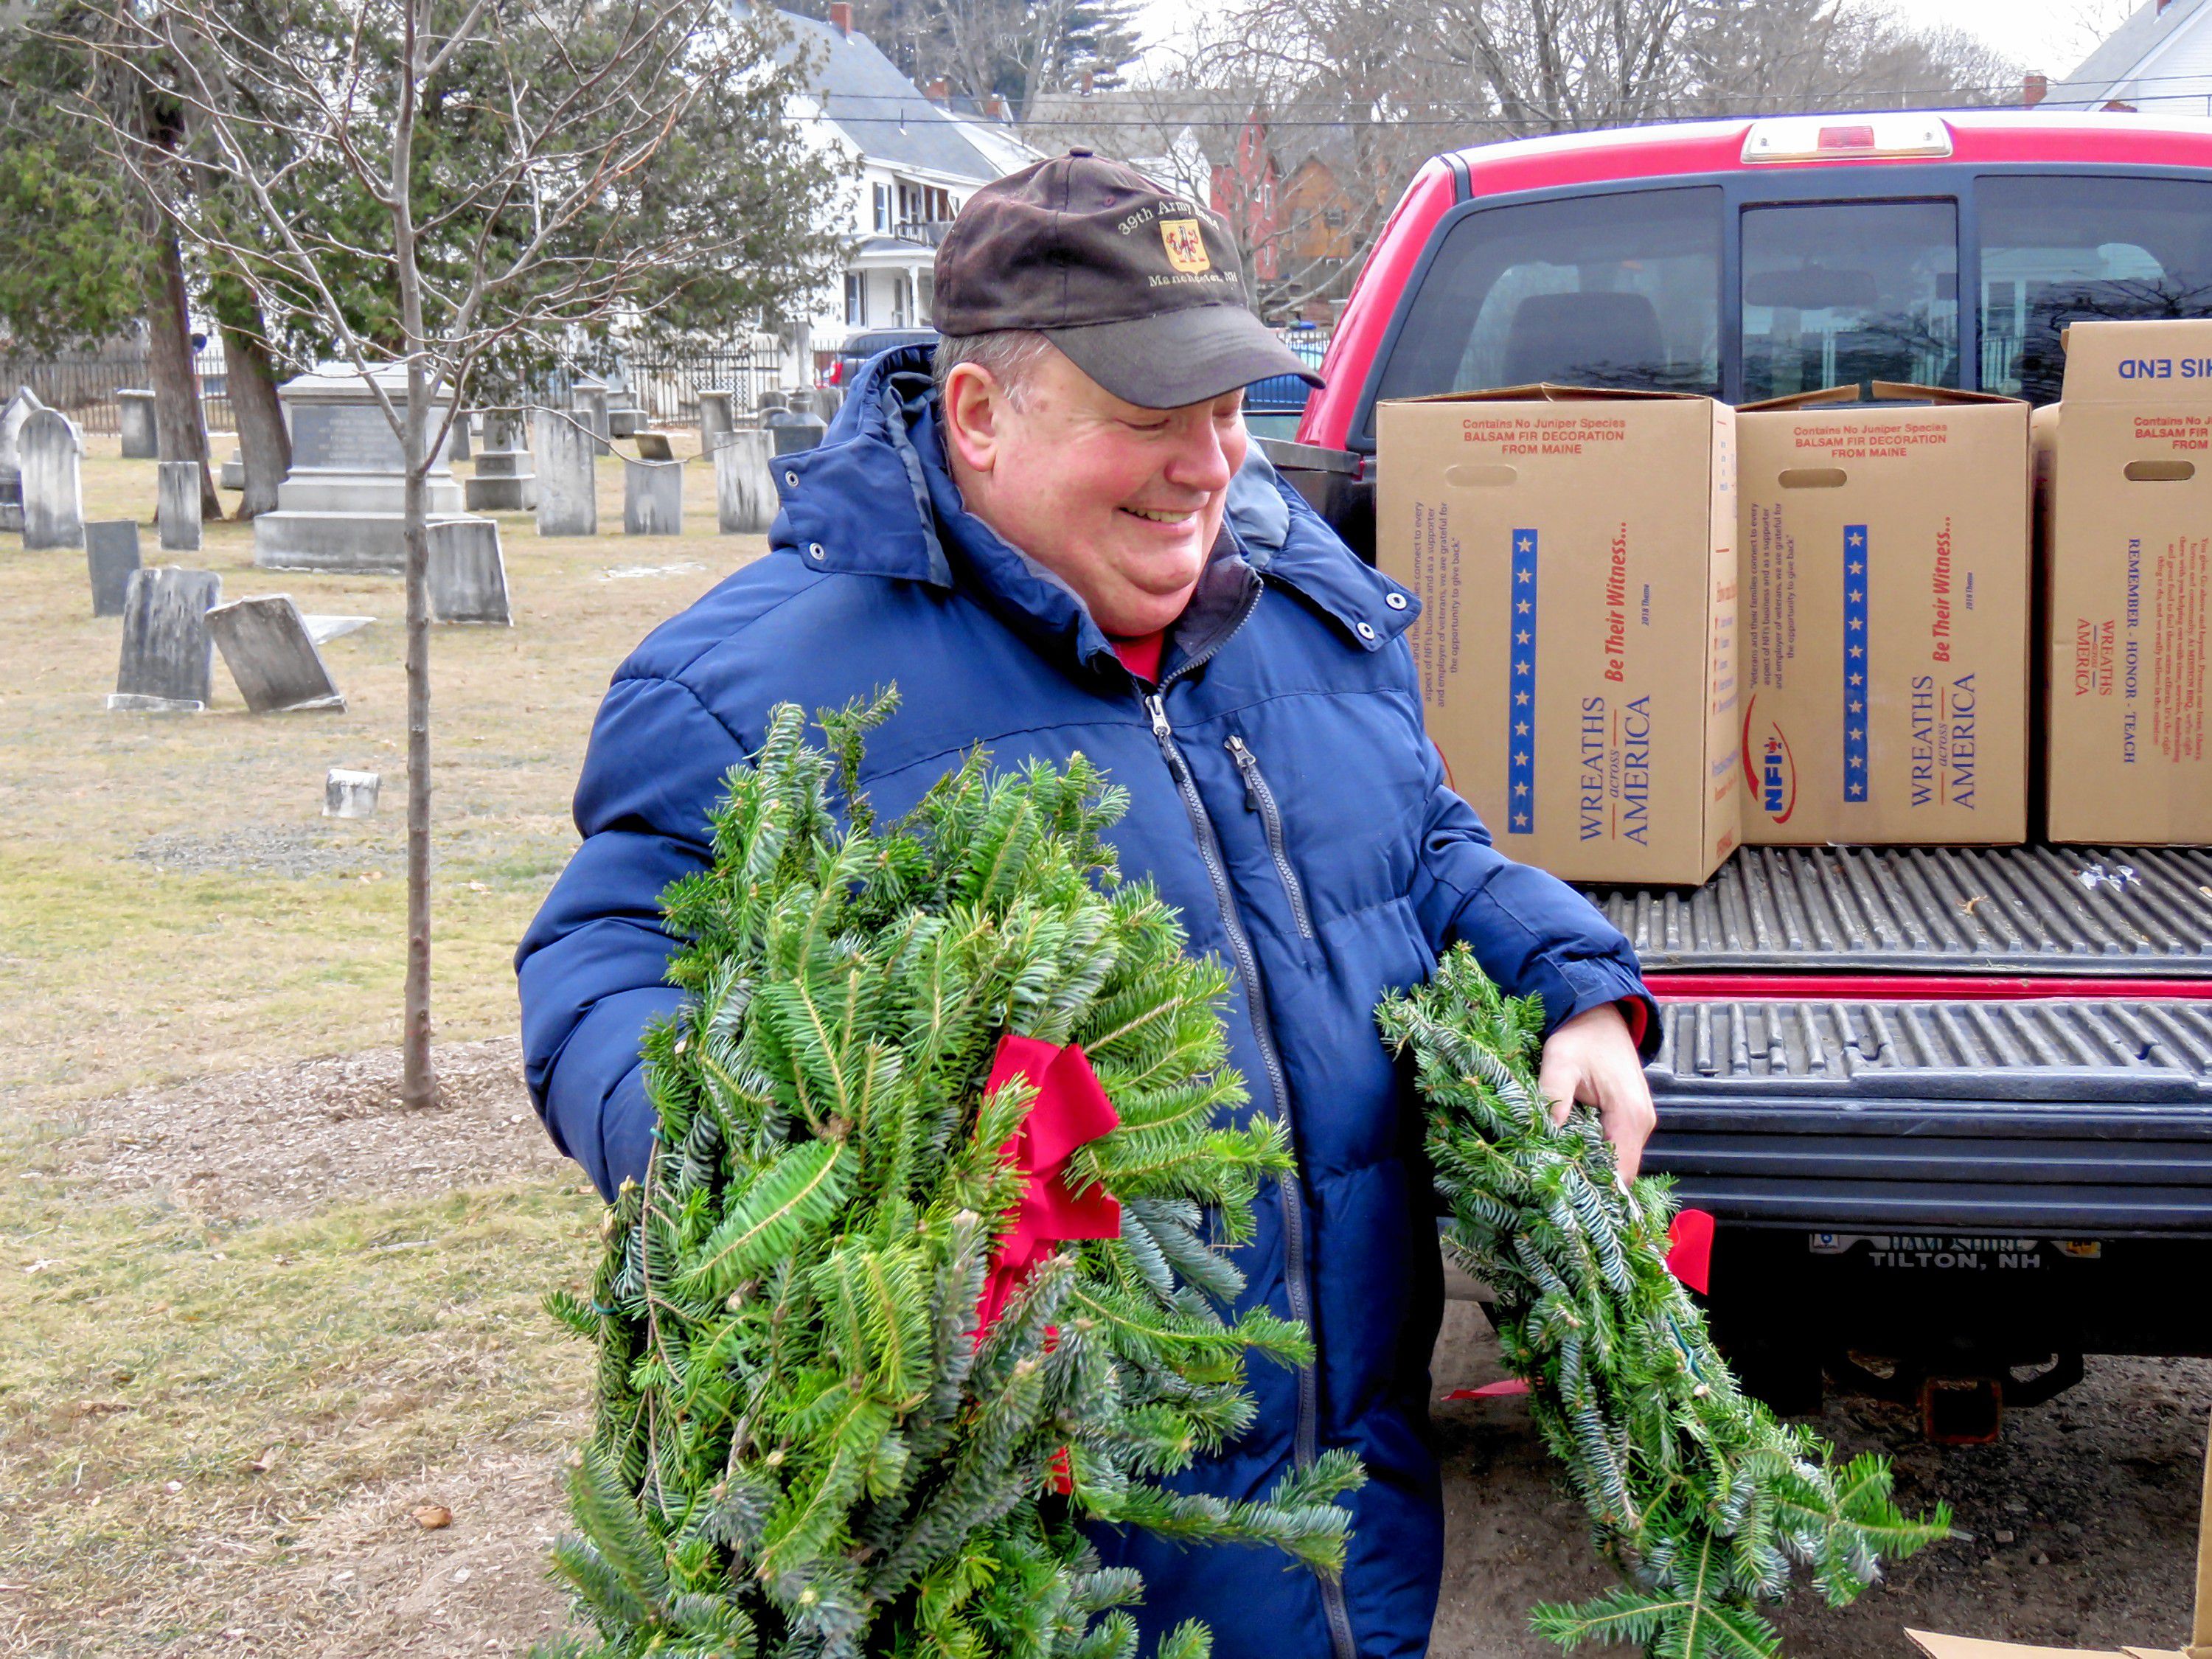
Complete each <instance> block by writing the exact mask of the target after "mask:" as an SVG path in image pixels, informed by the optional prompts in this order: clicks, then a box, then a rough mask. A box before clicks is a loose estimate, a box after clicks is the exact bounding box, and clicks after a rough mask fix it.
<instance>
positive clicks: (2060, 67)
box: [1143, 0, 2129, 80]
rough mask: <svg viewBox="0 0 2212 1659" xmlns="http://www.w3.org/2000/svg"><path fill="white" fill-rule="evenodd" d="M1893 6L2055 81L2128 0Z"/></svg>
mask: <svg viewBox="0 0 2212 1659" xmlns="http://www.w3.org/2000/svg"><path fill="white" fill-rule="evenodd" d="M1206 9H1210V8H1208V7H1206V5H1204V4H1203V3H1202V0H1145V5H1144V13H1143V15H1144V20H1145V26H1146V27H1145V33H1146V37H1147V38H1148V39H1150V40H1155V41H1158V42H1159V43H1161V44H1160V45H1159V46H1157V47H1155V52H1159V53H1162V54H1163V55H1165V54H1170V53H1171V52H1172V51H1173V46H1172V45H1171V43H1172V42H1173V40H1175V38H1176V36H1177V35H1178V34H1180V33H1182V32H1183V31H1184V29H1185V27H1187V24H1188V20H1189V19H1190V18H1191V17H1193V16H1194V15H1198V14H1200V12H1202V11H1205V10H1206ZM1893 9H1897V10H1899V11H1901V12H1908V14H1909V15H1910V16H1911V19H1912V21H1915V22H1916V23H1918V24H1921V25H1923V26H1936V25H1942V24H1949V25H1951V26H1952V27H1955V28H1961V29H1964V30H1966V31H1967V32H1968V33H1972V34H1978V35H1980V36H1981V37H1982V38H1983V39H1984V40H1987V41H1989V42H1990V45H1992V46H1996V48H1997V49H1998V50H2000V51H2001V52H2003V53H2004V54H2005V55H2006V56H2007V57H2008V58H2012V59H2014V60H2015V62H2016V63H2018V64H2020V65H2021V68H2022V69H2027V70H2041V71H2042V72H2043V73H2044V74H2045V75H2048V76H2051V78H2052V79H2053V80H2056V79H2057V78H2058V77H2059V76H2062V75H2063V74H2065V73H2066V72H2067V71H2068V70H2070V69H2072V68H2073V67H2074V66H2075V64H2078V63H2080V62H2081V59H2082V58H2085V57H2087V55H2088V53H2089V50H2090V48H2091V47H2093V46H2095V45H2096V43H2097V41H2098V40H2099V38H2100V35H2101V34H2102V33H2104V32H2106V30H2109V28H2110V27H2112V25H2113V24H2114V23H2117V22H2118V21H2119V19H2120V18H2122V17H2124V16H2125V15H2127V13H2128V9H2129V8H2128V4H2127V0H1911V3H1910V5H1909V8H1908V7H1907V6H1905V5H1904V4H1901V3H1900V4H1897V5H1894V6H1893ZM2100 23H2101V25H2102V27H2099V26H2100Z"/></svg>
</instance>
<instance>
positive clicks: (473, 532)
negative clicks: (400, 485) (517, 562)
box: [429, 519, 514, 628]
mask: <svg viewBox="0 0 2212 1659" xmlns="http://www.w3.org/2000/svg"><path fill="white" fill-rule="evenodd" d="M429 576H430V620H431V621H432V622H441V623H489V624H490V625H491V626H492V627H494V628H511V627H513V625H514V617H513V612H512V611H509V610H508V608H507V561H506V559H505V558H504V557H502V556H501V553H500V550H499V525H498V523H497V521H496V520H491V519H450V520H447V521H446V522H445V523H443V524H434V525H432V526H430V570H429Z"/></svg>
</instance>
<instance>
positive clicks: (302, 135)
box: [87, 0, 830, 1107]
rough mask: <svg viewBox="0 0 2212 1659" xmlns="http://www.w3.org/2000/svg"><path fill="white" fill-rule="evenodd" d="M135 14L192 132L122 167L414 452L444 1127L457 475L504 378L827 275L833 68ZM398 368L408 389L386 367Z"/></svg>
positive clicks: (425, 870) (449, 27)
mask: <svg viewBox="0 0 2212 1659" xmlns="http://www.w3.org/2000/svg"><path fill="white" fill-rule="evenodd" d="M108 3H109V5H110V9H109V11H108V15H107V20H106V21H107V23H108V27H107V29H106V31H105V33H104V34H103V36H102V39H101V43H100V50H101V52H102V53H103V55H104V56H105V57H106V60H107V61H108V63H109V64H112V66H113V67H115V68H117V69H118V70H122V71H124V72H125V73H127V74H129V75H131V76H136V77H137V79H138V80H139V81H140V82H143V84H145V85H146V86H147V87H149V88H154V89H156V90H158V92H159V93H160V94H161V96H163V97H164V98H166V99H168V100H173V102H174V104H175V105H176V106H177V107H178V108H179V110H180V111H181V112H182V115H183V120H184V124H185V128H186V130H187V132H188V134H189V142H188V143H186V144H185V146H184V147H183V149H182V151H181V154H182V155H183V156H184V158H185V164H184V165H182V166H179V151H177V150H174V149H162V150H160V151H156V150H155V149H152V148H151V147H149V145H148V144H147V143H144V142H143V140H142V139H141V138H140V137H139V136H138V135H137V134H136V133H135V132H133V131H131V130H130V129H129V128H128V127H127V126H126V125H123V124H120V123H115V122H112V121H111V122H106V123H105V126H106V136H107V139H108V141H109V143H111V144H112V147H113V149H114V152H115V154H116V155H118V157H119V159H120V160H121V161H122V162H123V164H124V165H125V167H128V168H129V169H130V170H131V172H132V173H133V174H134V175H135V176H136V177H137V179H139V181H140V183H141V184H142V185H143V188H144V189H145V190H146V191H148V193H149V197H151V198H152V199H154V200H155V201H157V202H159V203H160V204H161V208H162V210H163V212H164V213H165V214H166V216H167V218H168V219H169V221H170V222H172V223H173V224H174V225H175V226H176V227H177V228H178V229H179V232H180V233H181V234H183V235H184V236H185V238H186V239H187V240H190V241H191V242H192V243H194V244H195V245H197V246H199V247H200V248H201V249H203V250H204V252H205V253H206V255H207V257H208V258H210V262H211V263H212V264H215V265H216V266H218V267H220V268H221V269H222V270H224V271H226V272H228V273H233V274H234V275H235V276H237V278H238V279H239V280H240V281H241V282H242V283H245V284H246V287H247V288H248V289H250V290H251V292H252V295H253V298H254V300H255V301H256V302H257V303H258V307H259V308H260V312H261V314H262V315H263V317H264V318H265V319H267V323H268V326H269V328H270V331H271V333H272V334H277V333H282V334H284V335H297V334H302V333H304V334H307V335H309V336H312V337H318V338H321V339H324V340H327V341H329V342H330V343H331V344H332V346H333V347H334V349H335V351H336V354H337V356H339V357H340V358H341V359H343V361H344V362H347V363H349V365H351V367H352V368H353V369H354V370H355V371H356V373H357V374H359V375H360V376H361V378H362V382H363V383H364V384H365V385H366V386H368V388H369V390H370V392H371V393H372V395H373V396H374V399H375V402H376V404H377V406H378V408H379V409H380V410H381V411H382V413H383V416H384V418H385V420H386V422H388V423H389V424H390V427H391V429H392V434H393V435H394V436H395V438H396V439H397V440H398V446H399V449H400V453H401V455H402V458H403V461H404V467H405V474H406V487H405V507H404V544H405V574H406V600H407V647H406V668H407V781H408V799H407V873H408V899H407V974H406V993H405V1006H404V1041H403V1053H404V1081H403V1085H402V1086H403V1093H404V1103H406V1104H407V1105H409V1106H412V1107H424V1106H428V1105H429V1104H431V1103H433V1102H434V1101H435V1095H436V1079H435V1074H434V1073H433V1070H432V1066H431V1059H430V1031H431V1024H430V884H429V853H430V805H431V769H430V758H431V757H430V661H429V647H430V633H429V605H428V584H427V579H426V575H427V570H428V556H429V542H428V481H429V476H430V472H431V470H432V468H433V466H434V465H435V462H436V459H437V457H438V455H439V453H440V452H441V449H442V447H444V444H445V441H446V439H447V434H448V432H449V430H450V428H451V426H452V423H453V418H454V415H455V413H456V411H458V410H460V409H462V408H464V407H465V406H466V404H467V402H468V400H469V398H470V395H471V390H472V388H474V387H475V386H476V385H477V382H478V380H480V379H481V378H483V377H484V376H486V375H487V374H493V375H503V376H505V377H507V380H509V381H510V382H511V381H512V380H513V377H514V376H515V375H516V374H518V373H519V372H520V368H527V367H528V366H530V365H532V364H542V363H543V362H544V361H545V360H546V359H547V358H548V357H549V356H551V355H552V354H554V353H556V352H557V351H558V349H560V347H561V345H562V343H563V342H565V341H570V340H575V339H579V338H581V337H590V336H594V335H604V334H605V332H606V331H608V330H609V329H610V328H612V327H616V326H618V325H621V326H639V325H644V324H647V323H649V322H650V320H651V319H652V318H653V315H654V314H655V313H658V312H661V311H665V310H668V309H671V308H679V307H682V306H684V304H685V303H686V302H687V301H688V300H689V299H690V298H691V297H694V296H695V295H696V291H697V290H699V289H702V288H705V289H714V287H715V285H717V284H720V289H721V291H722V292H724V293H725V294H726V295H727V296H728V297H729V299H730V300H731V301H732V306H733V307H734V308H735V309H736V310H740V311H757V309H758V308H759V307H763V306H769V305H774V304H775V303H778V302H779V301H781V300H783V299H785V298H787V297H789V296H790V295H793V294H795V293H798V292H800V291H803V290H805V289H808V288H811V286H812V285H813V284H814V283H816V282H817V281H819V280H820V279H821V276H822V270H823V265H822V261H823V258H825V257H826V256H827V254H828V253H829V246H830V245H829V240H828V239H827V238H826V237H824V236H823V235H821V234H818V233H817V232H816V231H814V230H813V229H812V227H813V226H815V225H816V224H817V223H820V222H823V216H822V215H821V214H820V213H819V212H818V211H817V206H818V204H819V203H820V201H821V200H822V199H823V194H824V192H825V191H826V189H827V186H828V182H829V174H828V167H829V163H828V162H826V161H818V160H815V159H812V157H811V152H810V151H809V150H808V149H806V147H805V146H804V145H803V144H802V143H800V142H799V139H798V137H797V136H796V135H795V133H794V132H793V130H792V129H791V128H790V127H789V126H788V125H787V124H786V123H785V121H784V119H783V117H782V111H783V110H784V108H785V107H786V106H787V100H789V99H790V98H791V97H793V95H794V94H797V93H799V91H801V90H802V89H803V85H804V82H803V73H804V70H805V64H804V62H803V60H801V59H799V58H796V57H795V56H794V55H793V53H792V52H790V51H789V50H788V49H787V38H786V36H785V34H784V32H783V30H782V28H781V26H780V24H778V22H777V21H775V17H774V15H773V14H772V13H769V12H767V11H765V10H753V9H745V8H739V9H732V7H730V6H729V5H728V4H727V3H726V0H108ZM87 113H88V115H90V116H91V117H92V118H94V119H95V120H99V119H100V112H98V110H97V109H96V108H92V107H89V106H88V110H87ZM709 152H711V154H712V156H713V158H714V161H713V164H712V165H708V164H706V162H705V161H702V156H704V155H707V154H708V153H709ZM733 156H734V157H735V158H737V161H738V162H739V163H740V165H738V166H736V167H732V157H733ZM701 179H714V180H717V181H720V183H721V184H723V185H726V186H727V188H725V189H719V190H714V191H705V190H702V189H701V188H700V187H699V181H700V180H701ZM745 179H750V180H752V181H753V188H751V189H750V191H748V190H746V189H745V188H744V187H743V181H744V180H745ZM735 320H736V318H735V316H734V314H733V316H732V321H735ZM392 362H398V363H400V364H403V365H404V370H405V381H404V385H405V391H404V396H402V397H395V396H393V395H392V390H391V388H390V386H388V384H387V378H388V377H386V376H380V374H379V373H378V371H379V369H380V368H385V369H387V370H388V368H389V367H390V365H391V364H392ZM519 366H520V368H519Z"/></svg>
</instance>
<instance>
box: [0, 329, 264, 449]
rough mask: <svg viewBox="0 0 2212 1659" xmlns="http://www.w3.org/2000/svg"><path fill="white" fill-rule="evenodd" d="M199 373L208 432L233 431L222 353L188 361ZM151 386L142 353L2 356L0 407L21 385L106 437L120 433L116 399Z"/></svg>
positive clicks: (210, 351) (148, 367)
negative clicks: (129, 391)
mask: <svg viewBox="0 0 2212 1659" xmlns="http://www.w3.org/2000/svg"><path fill="white" fill-rule="evenodd" d="M192 363H193V367H194V368H196V369H197V371H198V373H199V380H200V407H201V409H202V410H204V411H205V414H206V418H207V426H208V430H209V431H210V432H235V431H236V430H238V423H237V422H236V421H234V419H233V418H232V416H231V412H230V392H229V381H228V379H227V378H226V376H225V370H224V367H223V361H222V347H221V346H216V345H210V346H209V347H208V348H207V349H205V350H204V351H201V352H199V353H197V355H196V356H194V357H193V359H192ZM153 384H154V368H153V365H152V363H151V362H149V361H148V359H147V354H146V351H145V349H143V347H141V348H138V349H111V350H107V351H77V352H65V353H64V354H63V355H61V356H55V357H21V356H0V403H5V402H6V401H7V400H8V399H9V398H12V397H14V396H15V393H16V392H18V391H19V390H21V388H22V387H24V386H28V387H30V388H31V390H32V391H33V392H35V393H36V394H37V395H38V399H39V401H40V403H42V404H46V407H47V408H49V409H58V410H61V412H62V413H63V414H64V415H66V416H69V417H70V419H71V420H72V421H75V422H76V423H77V425H78V427H79V428H82V430H84V431H86V432H104V433H106V434H107V435H110V436H112V435H115V434H117V433H118V432H120V431H122V430H123V414H122V406H121V405H120V404H118V403H117V401H116V398H115V394H116V393H117V392H123V391H127V390H129V389H131V388H132V387H134V386H135V387H140V388H149V387H151V386H153Z"/></svg>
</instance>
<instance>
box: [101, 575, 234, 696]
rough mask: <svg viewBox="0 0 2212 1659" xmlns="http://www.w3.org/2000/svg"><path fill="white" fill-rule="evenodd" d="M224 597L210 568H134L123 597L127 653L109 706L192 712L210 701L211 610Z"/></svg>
mask: <svg viewBox="0 0 2212 1659" xmlns="http://www.w3.org/2000/svg"><path fill="white" fill-rule="evenodd" d="M221 600H222V577H221V576H218V575H217V574H216V573H215V572H214V571H212V570H183V569H179V568H178V567H177V566H175V565H173V564H168V565H162V566H161V567H160V568H156V569H153V570H135V571H133V572H131V586H130V587H129V588H128V589H127V590H126V591H125V594H124V597H123V656H122V660H121V661H120V662H119V663H118V665H117V667H116V671H115V690H113V691H112V692H111V693H109V695H108V698H107V706H108V708H111V709H115V710H125V711H138V712H143V713H150V714H192V713H197V711H199V710H200V709H203V708H206V707H207V705H208V698H209V696H210V694H211V692H212V690H213V685H214V680H215V641H214V640H213V638H212V637H211V636H210V635H209V633H208V623H207V613H208V611H209V610H210V608H211V607H212V606H214V605H216V604H218V603H220V602H221Z"/></svg>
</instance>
